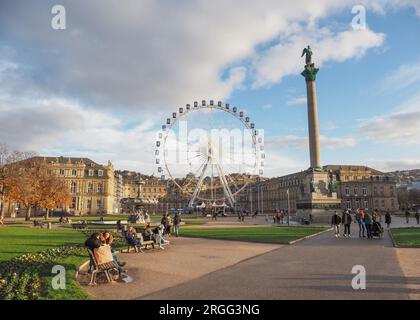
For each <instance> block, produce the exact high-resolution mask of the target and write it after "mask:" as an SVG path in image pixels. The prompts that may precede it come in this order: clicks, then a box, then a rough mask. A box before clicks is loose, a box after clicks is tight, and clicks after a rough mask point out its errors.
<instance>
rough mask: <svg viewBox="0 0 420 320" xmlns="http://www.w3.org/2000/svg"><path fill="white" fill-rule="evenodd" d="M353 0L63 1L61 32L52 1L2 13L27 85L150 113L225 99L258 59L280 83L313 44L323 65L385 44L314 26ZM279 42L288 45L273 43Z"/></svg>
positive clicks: (263, 80)
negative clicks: (49, 5)
mask: <svg viewBox="0 0 420 320" xmlns="http://www.w3.org/2000/svg"><path fill="white" fill-rule="evenodd" d="M355 2H356V1H354V0H342V1H336V0H319V1H316V2H315V1H312V0H297V1H294V2H293V5H291V4H290V3H288V1H277V0H265V1H261V0H246V1H242V2H241V9H240V10H238V2H237V1H234V0H223V1H222V0H215V1H193V2H191V1H176V2H171V1H169V2H168V1H150V0H143V1H134V0H127V1H125V2H124V4H121V3H120V2H115V1H110V0H108V1H105V0H104V1H102V0H101V1H99V0H96V1H95V0H92V1H89V3H88V4H87V3H86V2H85V1H77V0H76V1H68V0H67V1H66V0H63V1H61V3H60V4H62V5H64V6H65V7H66V9H67V11H66V12H67V15H68V18H67V29H66V30H62V31H55V30H53V29H51V27H50V23H49V21H50V19H51V15H50V10H48V9H50V8H46V5H45V4H43V3H40V2H30V3H25V5H14V4H12V3H10V4H8V5H7V10H0V30H7V33H1V35H2V40H3V43H5V44H7V45H8V46H16V48H18V47H19V48H23V49H22V50H15V48H12V49H10V48H9V49H10V50H8V54H7V55H6V58H4V59H6V60H7V61H9V62H10V63H17V64H18V65H19V67H20V70H19V73H18V78H17V79H16V80H19V81H20V82H21V84H20V89H23V88H25V90H28V91H31V92H32V93H35V94H45V95H47V97H48V98H50V96H51V95H57V94H59V95H60V96H61V97H67V98H68V97H70V98H72V97H77V98H78V99H79V100H80V101H81V103H82V104H83V105H90V106H96V107H98V108H102V109H103V108H106V107H107V108H113V109H115V108H124V109H129V110H131V111H134V112H137V113H140V112H143V113H144V112H146V111H155V110H156V107H159V108H162V107H163V108H167V109H169V108H173V107H174V106H177V105H180V104H185V103H187V102H191V101H192V100H194V99H201V98H207V99H209V98H213V99H215V100H218V99H221V100H224V99H225V98H227V97H229V96H230V94H231V93H232V91H233V90H235V89H237V88H241V86H242V85H243V83H244V80H245V78H246V76H250V72H249V71H250V70H247V68H248V67H247V66H248V63H249V61H253V60H254V59H257V60H256V62H255V66H256V71H257V76H256V78H255V79H254V78H253V77H252V78H253V79H254V80H255V84H258V85H264V84H269V83H271V82H277V81H278V80H280V79H281V77H282V76H284V75H287V74H291V73H296V72H299V71H301V70H300V69H301V65H302V59H300V58H299V56H300V53H301V51H302V48H303V46H306V45H307V44H308V42H310V43H313V44H314V50H315V54H316V56H315V58H316V60H317V62H318V63H320V64H321V63H322V62H324V61H327V60H334V61H342V60H344V59H349V58H352V57H355V56H361V55H363V54H364V52H365V51H366V50H367V49H369V48H372V47H375V46H378V45H380V44H381V43H382V41H383V36H382V35H381V34H377V33H374V32H373V31H370V30H368V31H365V32H358V33H355V32H352V31H347V32H346V31H345V32H335V31H334V30H331V31H330V30H326V29H319V28H317V27H316V26H317V22H318V21H319V20H321V19H325V18H329V17H330V16H332V15H334V14H337V13H341V12H342V11H343V10H348V12H349V15H351V11H350V10H351V6H352V5H353V4H354V3H355ZM364 2H366V5H368V6H370V4H369V3H370V2H369V1H362V3H364ZM377 6H378V7H379V8H382V7H384V6H383V5H379V4H377ZM22 21H25V23H22ZM277 39H282V43H283V44H277V45H274V47H272V46H271V45H268V44H271V43H272V42H275V41H276V40H277ZM277 42H278V41H277ZM27 47H30V49H31V50H28V51H25V48H27ZM261 48H262V49H261ZM266 49H267V50H266ZM261 50H262V52H263V54H262V56H259V54H260V51H261ZM3 51H5V50H3ZM285 51H287V52H285ZM247 71H248V73H247ZM8 77H9V78H10V77H12V75H11V74H10V73H8ZM13 77H14V76H13ZM19 81H18V83H19ZM17 85H18V86H19V84H17ZM9 86H10V84H9Z"/></svg>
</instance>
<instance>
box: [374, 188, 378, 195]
mask: <svg viewBox="0 0 420 320" xmlns="http://www.w3.org/2000/svg"><path fill="white" fill-rule="evenodd" d="M373 195H374V196H376V195H378V189H377V188H376V187H374V188H373Z"/></svg>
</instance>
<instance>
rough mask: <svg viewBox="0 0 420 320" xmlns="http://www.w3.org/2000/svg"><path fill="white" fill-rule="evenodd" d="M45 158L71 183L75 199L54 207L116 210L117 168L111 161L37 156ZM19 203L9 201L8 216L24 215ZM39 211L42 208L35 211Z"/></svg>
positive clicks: (88, 211) (77, 210) (77, 211)
mask: <svg viewBox="0 0 420 320" xmlns="http://www.w3.org/2000/svg"><path fill="white" fill-rule="evenodd" d="M32 159H36V160H41V161H43V162H44V163H45V164H46V165H47V166H48V167H49V169H50V170H51V171H52V172H54V173H55V174H56V175H57V176H58V177H59V178H61V179H64V180H65V181H66V184H67V185H68V187H69V189H70V192H71V195H72V199H71V203H70V205H69V206H65V207H62V206H60V207H57V208H56V210H54V211H63V212H70V213H73V214H76V215H79V214H102V213H106V214H112V213H114V212H115V211H116V206H117V203H116V202H115V180H114V168H113V165H112V163H111V162H108V164H107V165H101V164H98V163H96V162H94V161H92V160H90V159H88V158H73V157H34V158H32ZM24 211H25V208H22V207H21V206H20V205H19V203H11V202H6V203H5V215H6V216H12V217H13V216H16V214H18V215H19V216H22V215H24ZM35 213H39V212H35Z"/></svg>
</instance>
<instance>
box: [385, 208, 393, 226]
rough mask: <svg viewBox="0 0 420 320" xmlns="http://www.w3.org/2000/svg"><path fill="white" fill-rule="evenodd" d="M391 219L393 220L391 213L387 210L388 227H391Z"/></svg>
mask: <svg viewBox="0 0 420 320" xmlns="http://www.w3.org/2000/svg"><path fill="white" fill-rule="evenodd" d="M391 220H392V218H391V214H390V213H389V211H387V212H386V213H385V223H386V225H387V227H388V229H389V225H390V224H391Z"/></svg>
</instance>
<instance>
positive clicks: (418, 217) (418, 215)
mask: <svg viewBox="0 0 420 320" xmlns="http://www.w3.org/2000/svg"><path fill="white" fill-rule="evenodd" d="M414 217H415V218H416V221H417V224H420V213H419V209H417V210H416V213H415V214H414Z"/></svg>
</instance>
